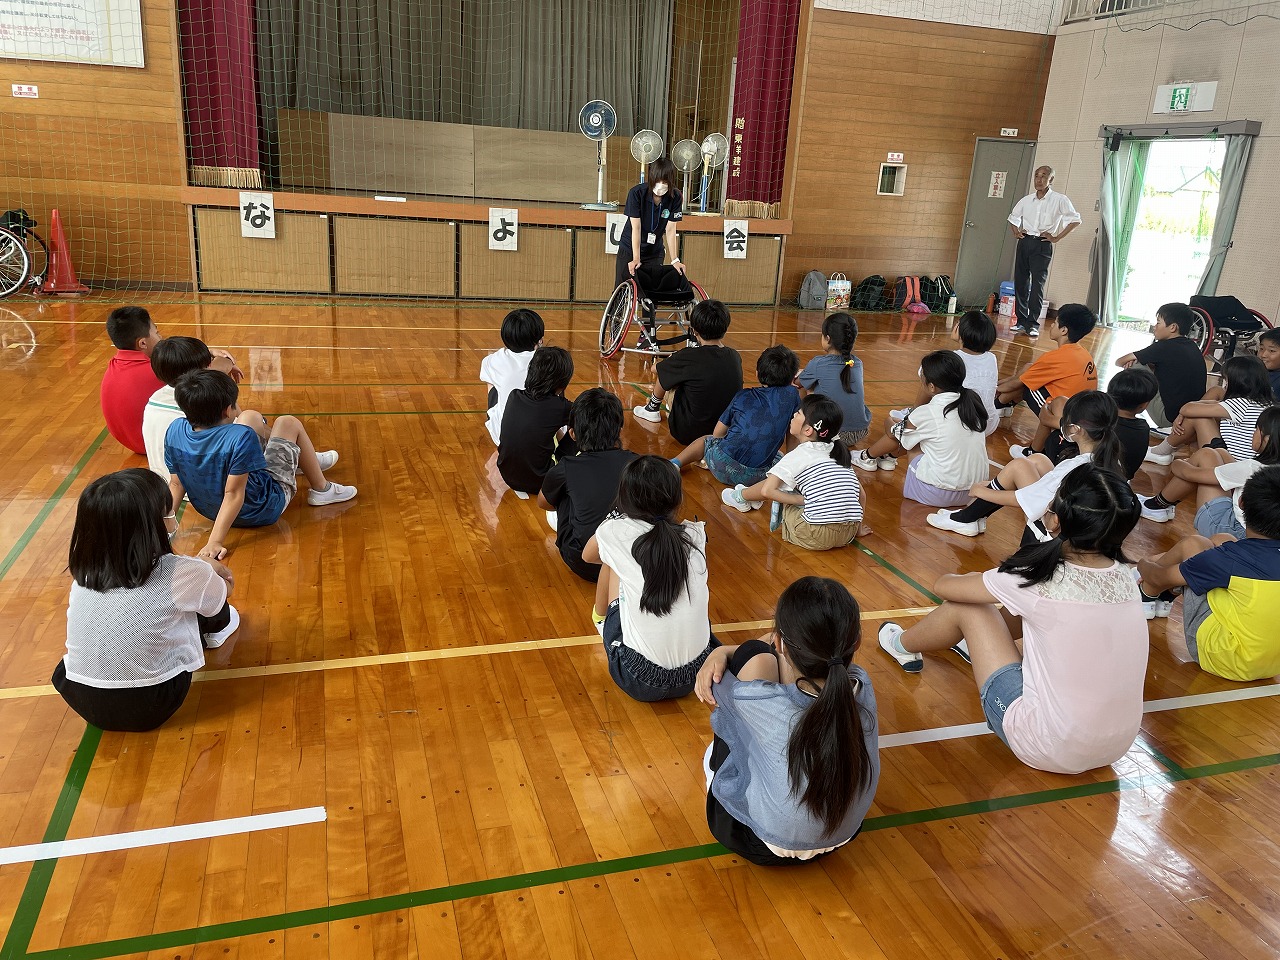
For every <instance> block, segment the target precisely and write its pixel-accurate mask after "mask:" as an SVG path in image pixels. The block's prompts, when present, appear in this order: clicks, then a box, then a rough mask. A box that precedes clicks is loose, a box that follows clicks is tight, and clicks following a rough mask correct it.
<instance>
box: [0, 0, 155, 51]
mask: <svg viewBox="0 0 1280 960" xmlns="http://www.w3.org/2000/svg"><path fill="white" fill-rule="evenodd" d="M0 57H3V58H8V59H13V60H55V61H60V62H63V63H97V64H102V65H105V66H112V67H142V66H144V65H145V64H144V63H143V60H142V11H141V8H140V0H0Z"/></svg>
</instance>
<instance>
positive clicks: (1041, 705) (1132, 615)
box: [982, 563, 1149, 773]
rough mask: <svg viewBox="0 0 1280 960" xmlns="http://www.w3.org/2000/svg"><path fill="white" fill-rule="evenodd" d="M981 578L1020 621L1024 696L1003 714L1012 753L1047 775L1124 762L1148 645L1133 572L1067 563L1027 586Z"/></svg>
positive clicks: (1136, 720)
mask: <svg viewBox="0 0 1280 960" xmlns="http://www.w3.org/2000/svg"><path fill="white" fill-rule="evenodd" d="M982 582H983V583H984V584H985V585H986V587H987V589H988V590H989V591H991V595H992V596H993V597H995V598H996V599H997V600H999V601H1000V602H1001V603H1003V604H1004V606H1005V609H1006V610H1008V611H1009V612H1010V613H1012V614H1014V615H1016V616H1019V617H1021V618H1022V696H1021V697H1019V698H1018V699H1017V700H1014V701H1013V703H1011V704H1009V707H1008V710H1007V711H1006V713H1005V715H1004V732H1005V737H1006V738H1007V739H1008V742H1009V747H1010V749H1012V750H1013V753H1014V755H1015V756H1016V757H1017V758H1018V759H1019V760H1021V761H1022V762H1023V763H1025V764H1026V765H1027V766H1029V767H1035V768H1036V769H1037V770H1048V771H1050V772H1051V773H1081V772H1083V771H1085V770H1093V769H1095V768H1096V767H1104V766H1106V765H1107V764H1110V763H1115V762H1116V761H1117V760H1119V759H1120V758H1121V757H1123V756H1124V755H1125V753H1126V752H1128V750H1129V748H1130V747H1132V746H1133V741H1134V739H1135V738H1136V737H1137V736H1138V728H1139V726H1140V724H1141V722H1142V685H1143V681H1144V679H1145V677H1146V672H1147V650H1148V646H1149V639H1148V636H1147V621H1146V619H1145V618H1144V616H1143V613H1142V603H1141V600H1140V598H1139V596H1138V585H1137V583H1136V582H1135V581H1134V578H1133V568H1132V567H1129V566H1126V565H1125V564H1122V563H1113V564H1112V565H1111V566H1109V567H1105V568H1102V569H1093V568H1089V567H1081V566H1077V565H1076V564H1073V563H1064V564H1062V565H1061V566H1060V567H1059V568H1058V570H1057V571H1056V573H1055V574H1054V576H1053V578H1052V579H1050V580H1047V581H1045V582H1044V583H1040V584H1036V585H1035V586H1033V587H1024V586H1022V582H1023V581H1022V578H1021V577H1018V576H1015V575H1014V574H1010V573H1000V572H999V571H998V570H988V571H987V572H986V573H984V574H983V575H982Z"/></svg>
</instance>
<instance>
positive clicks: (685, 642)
mask: <svg viewBox="0 0 1280 960" xmlns="http://www.w3.org/2000/svg"><path fill="white" fill-rule="evenodd" d="M682 499H683V493H682V491H681V489H680V472H679V471H678V470H675V469H673V467H672V465H671V461H669V460H664V459H663V458H662V457H654V456H646V457H637V458H636V459H634V460H632V461H631V462H630V463H628V464H627V465H626V467H624V468H623V470H622V477H621V479H620V480H619V481H618V500H617V503H616V505H615V507H614V512H613V514H612V515H610V516H609V517H608V518H607V519H605V521H604V522H603V523H601V524H600V526H599V528H598V529H597V530H596V532H595V535H594V536H593V537H592V538H591V539H590V540H588V541H587V545H586V547H585V548H584V549H583V551H582V559H583V560H585V561H586V562H588V563H599V564H601V565H602V569H601V571H600V580H599V582H598V583H597V586H596V603H595V610H594V611H592V613H593V617H592V618H593V619H594V620H596V621H597V622H598V623H600V624H602V629H601V636H603V637H604V650H605V655H606V657H607V658H608V660H609V675H610V676H611V677H613V682H614V683H616V684H617V685H618V686H619V687H620V688H621V689H622V691H623V693H625V694H627V696H629V697H631V698H632V699H634V700H640V701H642V702H653V701H656V700H673V699H675V698H677V697H683V696H685V695H687V694H688V693H690V692H692V690H693V681H694V679H695V678H696V677H697V674H698V668H699V667H700V666H702V661H703V660H705V659H706V657H707V653H708V652H710V650H711V646H712V644H714V643H715V638H714V637H712V635H711V620H710V618H709V617H708V615H707V602H708V596H707V532H706V524H704V523H702V522H700V521H698V522H694V521H690V520H685V521H683V522H682V521H680V520H679V519H677V516H676V513H677V511H678V510H679V509H680V501H681V500H682ZM601 611H603V613H602V612H601Z"/></svg>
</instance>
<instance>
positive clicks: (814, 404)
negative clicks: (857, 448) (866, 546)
mask: <svg viewBox="0 0 1280 960" xmlns="http://www.w3.org/2000/svg"><path fill="white" fill-rule="evenodd" d="M840 426H841V414H840V408H839V407H838V406H837V405H836V404H835V402H834V401H832V400H829V399H827V398H826V397H825V396H823V395H822V394H820V393H811V394H809V396H807V397H805V398H804V399H803V400H801V401H800V409H799V410H797V411H796V413H795V416H793V417H792V418H791V436H792V437H793V438H795V440H796V441H797V443H796V446H795V449H793V450H792V451H791V452H790V453H788V454H787V455H786V456H784V457H783V458H782V459H781V460H779V461H778V462H777V463H775V464H774V465H773V466H772V467H770V468H769V473H768V476H766V477H765V478H764V479H763V480H761V481H760V482H759V483H755V484H752V485H751V486H749V487H744V486H743V485H742V484H738V485H737V486H736V487H734V488H733V489H732V490H725V491H724V492H723V493H722V494H721V495H720V499H721V500H722V501H724V503H725V505H726V506H730V507H733V509H735V510H737V511H739V512H740V513H746V512H748V511H750V510H758V509H759V508H760V507H762V506H764V501H766V500H772V501H773V502H774V503H775V504H776V505H777V506H778V507H780V508H781V509H780V510H777V513H776V516H777V520H776V522H774V521H773V520H772V519H771V521H770V525H769V529H770V530H773V529H776V528H777V527H778V526H781V527H782V539H783V540H785V541H787V543H794V544H795V545H796V546H797V547H804V548H805V549H806V550H832V549H835V548H836V547H843V546H847V545H848V544H850V543H852V542H853V539H854V537H856V536H857V535H858V532H859V530H860V529H861V527H862V487H861V486H859V484H858V477H857V475H856V474H854V472H853V471H852V470H850V469H849V464H850V460H851V457H850V454H849V448H848V447H846V446H845V445H844V443H843V441H841V440H840Z"/></svg>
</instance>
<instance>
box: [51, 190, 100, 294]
mask: <svg viewBox="0 0 1280 960" xmlns="http://www.w3.org/2000/svg"><path fill="white" fill-rule="evenodd" d="M40 292H41V293H88V292H89V288H88V287H86V286H85V285H84V284H83V283H81V282H80V281H79V280H77V279H76V268H75V267H73V266H72V265H71V252H70V251H69V250H68V249H67V238H66V236H65V235H64V234H63V232H62V218H61V217H60V216H58V211H57V210H54V211H53V212H52V213H51V214H50V216H49V270H48V273H47V274H46V275H45V278H44V285H43V286H42V287H41V288H40Z"/></svg>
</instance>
